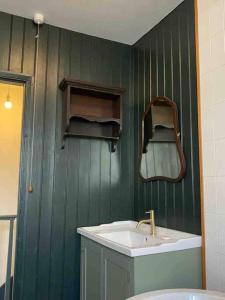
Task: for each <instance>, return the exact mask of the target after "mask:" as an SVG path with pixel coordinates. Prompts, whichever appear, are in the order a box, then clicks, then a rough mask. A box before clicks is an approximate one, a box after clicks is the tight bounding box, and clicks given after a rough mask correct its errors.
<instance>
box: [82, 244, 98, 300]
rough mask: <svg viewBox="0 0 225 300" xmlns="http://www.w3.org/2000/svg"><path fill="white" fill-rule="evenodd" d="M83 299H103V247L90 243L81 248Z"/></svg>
mask: <svg viewBox="0 0 225 300" xmlns="http://www.w3.org/2000/svg"><path fill="white" fill-rule="evenodd" d="M81 266H82V270H81V274H82V280H81V282H82V287H81V293H82V294H81V299H92V300H99V299H101V294H100V293H101V248H100V247H98V246H97V245H95V244H93V243H88V241H87V244H86V246H84V247H82V250H81Z"/></svg>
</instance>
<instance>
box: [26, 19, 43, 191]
mask: <svg viewBox="0 0 225 300" xmlns="http://www.w3.org/2000/svg"><path fill="white" fill-rule="evenodd" d="M39 34H40V24H37V33H36V35H35V48H36V51H35V52H36V54H35V66H34V88H33V118H32V140H31V157H30V181H29V187H28V191H29V192H30V193H32V192H33V185H32V181H33V160H34V127H35V117H36V82H37V66H38V54H39Z"/></svg>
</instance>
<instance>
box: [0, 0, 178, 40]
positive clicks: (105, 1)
mask: <svg viewBox="0 0 225 300" xmlns="http://www.w3.org/2000/svg"><path fill="white" fill-rule="evenodd" d="M182 1H183V0H0V11H4V12H8V13H11V14H15V15H19V16H22V17H26V18H33V15H34V13H35V12H41V13H43V14H44V15H45V18H46V23H48V24H51V25H55V26H59V27H63V28H67V29H70V30H74V31H77V32H81V33H86V34H89V35H93V36H97V37H101V38H105V39H109V40H113V41H118V42H122V43H126V44H130V45H131V44H133V43H135V42H136V41H137V40H138V39H139V38H140V37H142V36H143V35H144V34H145V33H146V32H148V31H149V30H150V29H151V28H153V27H154V26H155V25H156V24H157V23H159V22H160V20H162V19H163V18H164V17H165V16H166V15H167V14H168V13H169V12H170V11H172V10H173V9H174V8H175V7H176V6H177V5H179V4H180V3H181V2H182Z"/></svg>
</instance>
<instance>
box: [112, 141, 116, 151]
mask: <svg viewBox="0 0 225 300" xmlns="http://www.w3.org/2000/svg"><path fill="white" fill-rule="evenodd" d="M116 148H117V141H111V152H116Z"/></svg>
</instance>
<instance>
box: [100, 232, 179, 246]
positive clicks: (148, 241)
mask: <svg viewBox="0 0 225 300" xmlns="http://www.w3.org/2000/svg"><path fill="white" fill-rule="evenodd" d="M98 236H101V237H103V238H106V239H108V240H110V241H112V242H115V243H118V244H121V245H124V246H126V247H129V248H142V247H150V246H151V247H152V246H157V245H160V244H162V243H163V242H165V240H167V241H170V242H175V240H173V239H171V238H169V237H165V239H163V238H160V237H159V236H158V237H157V236H156V237H152V236H151V235H146V233H141V232H140V233H139V232H134V231H131V230H126V231H112V232H107V233H98Z"/></svg>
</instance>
